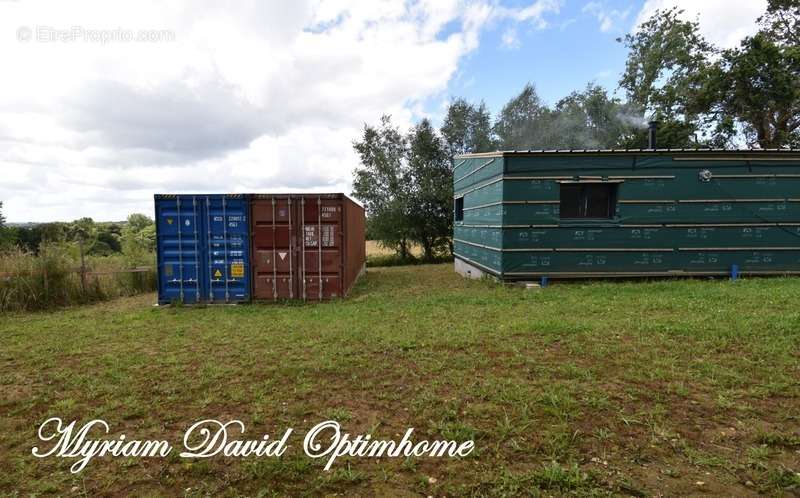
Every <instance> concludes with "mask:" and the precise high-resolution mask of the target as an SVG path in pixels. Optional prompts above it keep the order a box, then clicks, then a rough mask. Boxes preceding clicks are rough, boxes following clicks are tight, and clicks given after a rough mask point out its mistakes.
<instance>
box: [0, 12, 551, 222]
mask: <svg viewBox="0 0 800 498" xmlns="http://www.w3.org/2000/svg"><path fill="white" fill-rule="evenodd" d="M560 4H561V3H560V1H556V0H531V3H530V4H528V5H525V6H522V7H516V8H510V7H506V6H503V5H501V4H499V3H497V2H496V0H408V1H406V2H401V1H395V0H325V1H321V0H295V1H292V2H283V1H279V0H274V1H268V2H264V1H256V0H249V1H243V2H238V3H236V4H235V6H234V7H230V6H227V5H225V6H223V5H222V4H220V3H219V2H213V1H211V0H201V1H194V2H188V1H183V2H168V3H164V2H158V1H156V0H143V1H140V2H134V3H130V4H127V5H126V4H116V3H114V4H113V5H112V4H110V3H108V2H103V1H100V0H82V1H81V0H79V1H76V2H69V3H67V2H55V1H53V2H45V1H37V0H30V1H26V2H0V52H1V53H3V66H4V71H3V77H2V78H0V177H2V180H1V181H0V200H2V201H3V202H4V214H5V215H6V216H7V217H8V219H9V220H11V221H29V220H30V221H44V220H53V219H73V218H76V217H80V216H91V217H94V218H95V219H121V218H124V216H125V215H127V214H128V213H130V212H132V211H143V212H151V211H152V194H153V193H155V192H179V191H195V192H214V191H218V192H237V191H238V192H246V191H269V190H289V189H297V190H316V191H321V190H326V191H336V190H341V191H345V192H347V191H349V188H350V178H351V172H352V170H353V168H354V167H355V166H356V165H357V157H356V156H355V153H354V152H353V150H352V146H351V142H352V140H353V139H355V138H357V137H358V135H359V133H360V130H361V126H362V125H363V123H364V122H370V123H373V122H376V121H377V119H378V118H379V116H380V115H381V114H384V113H389V114H392V115H393V117H394V120H395V122H396V124H398V125H401V126H407V125H408V124H410V123H411V122H413V121H414V120H415V119H418V118H419V117H421V116H423V115H424V114H425V107H424V103H425V102H426V101H430V99H431V98H433V97H436V96H437V95H441V94H443V92H445V91H446V89H447V87H448V84H449V82H450V81H451V80H452V79H453V78H455V77H456V75H457V73H458V67H459V64H460V62H461V61H462V60H463V58H464V57H465V56H466V55H467V54H469V53H470V52H472V51H474V50H475V49H476V48H477V47H478V45H479V41H480V35H481V32H482V31H483V30H485V29H488V28H489V27H491V26H493V25H495V24H496V23H499V22H501V21H502V22H503V23H504V27H505V28H507V29H516V25H519V26H529V27H532V28H534V29H541V28H544V27H545V26H547V22H546V21H545V19H544V16H545V15H546V14H548V13H554V12H557V11H558V9H559V7H560ZM26 28H28V29H29V31H26ZM49 28H54V29H55V31H54V30H50V33H53V32H55V33H57V34H58V35H59V36H60V37H61V40H60V41H51V42H45V41H37V35H39V34H41V33H43V32H44V31H46V30H48V29H49ZM81 30H82V31H81ZM140 30H157V31H158V32H159V33H162V34H165V35H170V36H165V37H164V38H160V40H161V41H152V42H134V41H121V40H119V39H115V40H109V41H107V42H106V43H101V42H98V41H92V40H87V34H88V33H95V35H98V34H99V35H100V37H101V38H102V37H104V36H106V37H107V36H116V35H114V33H117V34H119V33H120V32H124V33H133V34H134V35H135V34H137V33H138V32H139V31H140ZM28 36H30V37H32V39H27V37H28ZM18 37H19V38H22V40H19V39H18ZM96 39H97V38H96V37H95V38H94V40H96Z"/></svg>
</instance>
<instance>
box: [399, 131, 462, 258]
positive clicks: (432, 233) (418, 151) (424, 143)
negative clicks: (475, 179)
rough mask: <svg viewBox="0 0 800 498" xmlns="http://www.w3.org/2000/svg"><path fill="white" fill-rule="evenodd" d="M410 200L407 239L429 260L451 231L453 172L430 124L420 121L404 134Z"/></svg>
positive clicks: (447, 244)
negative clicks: (406, 149) (407, 145)
mask: <svg viewBox="0 0 800 498" xmlns="http://www.w3.org/2000/svg"><path fill="white" fill-rule="evenodd" d="M408 144H409V147H408V165H409V178H410V180H411V195H412V197H413V198H412V200H411V202H410V203H409V206H408V220H409V223H410V229H411V238H412V239H413V240H414V241H415V242H417V243H419V244H420V245H421V246H422V249H423V252H424V255H423V257H424V259H425V260H426V261H432V260H433V259H434V257H435V255H436V252H438V251H439V250H441V249H443V248H445V247H448V248H449V249H450V252H451V253H452V243H451V242H450V236H451V234H452V230H453V171H452V167H451V160H450V157H451V156H450V153H449V152H448V148H447V146H446V144H445V142H444V140H443V139H442V138H441V137H439V135H438V134H437V133H436V130H435V129H434V128H433V126H432V125H431V123H430V121H428V120H427V119H423V120H422V121H420V123H419V124H418V125H417V126H415V127H414V128H413V129H412V130H411V131H410V132H409V134H408Z"/></svg>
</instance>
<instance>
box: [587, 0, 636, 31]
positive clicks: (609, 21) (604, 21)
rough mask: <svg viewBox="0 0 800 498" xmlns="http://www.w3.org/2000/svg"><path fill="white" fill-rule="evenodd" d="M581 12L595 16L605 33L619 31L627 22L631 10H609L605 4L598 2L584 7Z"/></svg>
mask: <svg viewBox="0 0 800 498" xmlns="http://www.w3.org/2000/svg"><path fill="white" fill-rule="evenodd" d="M581 11H582V12H583V13H584V14H589V15H592V16H594V17H595V18H596V19H597V22H598V23H600V31H602V32H603V33H608V32H610V31H619V30H620V27H621V25H622V23H623V22H625V20H626V19H627V18H628V16H629V15H630V9H625V10H619V9H609V8H608V7H606V6H605V5H604V4H603V3H601V2H596V1H592V2H589V3H587V4H586V5H584V6H583V9H581Z"/></svg>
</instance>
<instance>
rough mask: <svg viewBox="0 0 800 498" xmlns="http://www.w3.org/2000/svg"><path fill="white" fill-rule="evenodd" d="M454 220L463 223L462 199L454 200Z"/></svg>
mask: <svg viewBox="0 0 800 498" xmlns="http://www.w3.org/2000/svg"><path fill="white" fill-rule="evenodd" d="M455 218H456V221H464V198H463V197H459V198H458V199H456V207H455Z"/></svg>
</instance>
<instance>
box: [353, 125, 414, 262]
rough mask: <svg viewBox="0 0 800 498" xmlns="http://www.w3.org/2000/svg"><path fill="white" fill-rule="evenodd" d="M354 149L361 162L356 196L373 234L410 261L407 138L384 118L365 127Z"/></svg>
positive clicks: (354, 144) (357, 176)
mask: <svg viewBox="0 0 800 498" xmlns="http://www.w3.org/2000/svg"><path fill="white" fill-rule="evenodd" d="M353 148H354V149H355V150H356V152H357V153H358V155H359V158H360V160H361V166H360V167H359V168H357V169H356V170H355V171H354V172H353V175H354V179H353V196H354V197H355V198H356V199H358V200H360V201H361V202H362V203H363V204H364V208H365V209H366V212H367V224H368V226H369V232H370V235H372V236H373V237H375V238H376V240H377V241H378V242H380V243H381V244H382V245H384V246H385V247H390V248H393V249H395V250H396V251H397V253H398V254H399V255H400V257H401V258H404V259H405V258H408V257H409V246H410V242H411V238H412V233H411V227H410V223H409V218H408V206H409V202H410V200H411V189H410V184H411V182H410V178H409V171H408V167H407V165H406V163H405V159H406V155H407V148H408V145H407V143H406V138H405V137H404V136H403V135H402V134H401V133H400V131H399V130H398V129H397V128H395V127H394V126H392V123H391V117H390V116H382V117H381V123H380V125H379V126H378V127H373V126H369V125H364V131H363V134H362V137H361V139H360V140H357V141H354V142H353Z"/></svg>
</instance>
